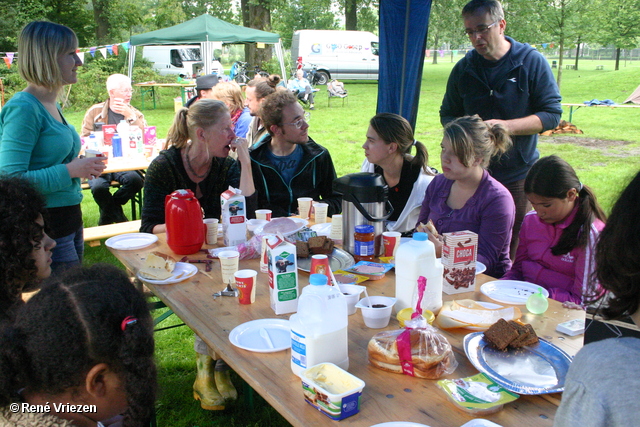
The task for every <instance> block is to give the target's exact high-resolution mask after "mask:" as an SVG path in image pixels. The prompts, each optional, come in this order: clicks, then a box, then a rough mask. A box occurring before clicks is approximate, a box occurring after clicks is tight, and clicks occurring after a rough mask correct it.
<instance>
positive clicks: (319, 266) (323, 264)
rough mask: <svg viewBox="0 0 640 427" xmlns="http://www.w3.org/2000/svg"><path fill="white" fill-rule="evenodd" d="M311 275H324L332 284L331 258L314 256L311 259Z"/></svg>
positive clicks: (320, 255)
mask: <svg viewBox="0 0 640 427" xmlns="http://www.w3.org/2000/svg"><path fill="white" fill-rule="evenodd" d="M309 274H324V275H325V276H327V279H329V281H328V282H327V283H331V267H330V266H329V257H327V256H326V255H322V254H319V255H313V256H312V257H311V269H310V270H309Z"/></svg>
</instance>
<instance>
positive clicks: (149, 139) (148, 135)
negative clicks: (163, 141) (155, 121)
mask: <svg viewBox="0 0 640 427" xmlns="http://www.w3.org/2000/svg"><path fill="white" fill-rule="evenodd" d="M157 141H158V137H157V135H156V127H155V126H146V127H145V128H144V145H156V142H157Z"/></svg>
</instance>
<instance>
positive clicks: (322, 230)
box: [311, 222, 331, 237]
mask: <svg viewBox="0 0 640 427" xmlns="http://www.w3.org/2000/svg"><path fill="white" fill-rule="evenodd" d="M311 229H312V230H313V231H315V232H316V234H317V235H318V236H327V237H329V236H330V235H331V223H330V222H325V223H324V224H314V225H312V226H311Z"/></svg>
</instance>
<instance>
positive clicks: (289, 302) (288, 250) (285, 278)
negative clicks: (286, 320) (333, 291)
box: [266, 233, 300, 314]
mask: <svg viewBox="0 0 640 427" xmlns="http://www.w3.org/2000/svg"><path fill="white" fill-rule="evenodd" d="M266 241H267V258H268V260H269V295H270V300H271V308H272V309H273V311H274V312H275V313H276V314H285V313H295V312H296V311H298V297H299V296H300V292H299V288H298V265H297V260H296V245H294V244H292V243H289V242H287V241H286V240H285V239H284V237H283V236H282V235H281V234H279V233H278V234H277V235H276V236H270V237H269V238H267V239H266Z"/></svg>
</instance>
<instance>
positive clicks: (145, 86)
mask: <svg viewBox="0 0 640 427" xmlns="http://www.w3.org/2000/svg"><path fill="white" fill-rule="evenodd" d="M134 86H136V87H139V88H140V96H141V100H142V103H141V106H140V110H144V98H145V95H147V94H148V95H150V96H151V98H152V99H153V109H154V110H155V109H156V88H159V87H179V88H180V96H181V97H182V105H184V103H185V102H187V91H188V90H189V89H190V88H195V87H196V84H195V83H156V82H145V83H136V84H134Z"/></svg>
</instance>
